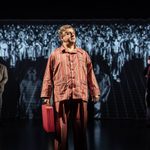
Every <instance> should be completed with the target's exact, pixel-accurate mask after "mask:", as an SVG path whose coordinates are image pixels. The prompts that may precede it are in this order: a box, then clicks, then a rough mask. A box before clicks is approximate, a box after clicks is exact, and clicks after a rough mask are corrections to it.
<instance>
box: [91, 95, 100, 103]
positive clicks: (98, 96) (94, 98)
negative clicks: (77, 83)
mask: <svg viewBox="0 0 150 150" xmlns="http://www.w3.org/2000/svg"><path fill="white" fill-rule="evenodd" d="M99 99H100V95H96V96H93V97H92V101H93V102H98V101H99Z"/></svg>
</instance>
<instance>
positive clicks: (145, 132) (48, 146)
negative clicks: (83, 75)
mask: <svg viewBox="0 0 150 150" xmlns="http://www.w3.org/2000/svg"><path fill="white" fill-rule="evenodd" d="M70 133H71V132H70ZM69 136H70V138H69V150H73V144H72V134H70V135H69ZM149 139H150V127H147V126H146V122H145V121H135V120H91V121H90V122H89V124H88V148H89V150H134V149H136V150H149V149H150V142H149ZM52 141H53V135H52V134H47V133H45V132H44V130H43V128H42V124H41V121H39V120H36V121H32V120H30V121H5V124H4V125H3V126H2V127H0V150H53V142H52Z"/></svg>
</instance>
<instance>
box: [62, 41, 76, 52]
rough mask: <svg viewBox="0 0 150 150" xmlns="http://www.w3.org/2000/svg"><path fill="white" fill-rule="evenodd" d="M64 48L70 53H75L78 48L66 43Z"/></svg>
mask: <svg viewBox="0 0 150 150" xmlns="http://www.w3.org/2000/svg"><path fill="white" fill-rule="evenodd" d="M63 46H64V48H65V49H67V50H68V51H74V50H75V48H76V46H75V44H66V43H63Z"/></svg>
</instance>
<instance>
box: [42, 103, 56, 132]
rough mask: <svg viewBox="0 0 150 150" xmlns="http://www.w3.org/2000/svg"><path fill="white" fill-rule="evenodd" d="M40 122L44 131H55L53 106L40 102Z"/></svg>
mask: <svg viewBox="0 0 150 150" xmlns="http://www.w3.org/2000/svg"><path fill="white" fill-rule="evenodd" d="M42 123H43V128H44V130H45V131H46V132H55V123H54V109H53V106H50V105H47V104H42Z"/></svg>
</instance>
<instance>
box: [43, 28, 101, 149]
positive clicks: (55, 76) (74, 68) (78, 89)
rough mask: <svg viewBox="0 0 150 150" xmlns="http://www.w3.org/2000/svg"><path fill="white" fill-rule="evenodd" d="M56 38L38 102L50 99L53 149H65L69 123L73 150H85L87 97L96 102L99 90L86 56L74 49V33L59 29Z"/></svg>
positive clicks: (79, 49) (70, 30) (69, 30)
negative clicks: (53, 121)
mask: <svg viewBox="0 0 150 150" xmlns="http://www.w3.org/2000/svg"><path fill="white" fill-rule="evenodd" d="M58 34H59V38H60V40H61V42H62V44H61V46H60V47H58V48H56V49H55V50H54V51H53V52H52V53H51V55H50V56H49V58H48V62H47V66H46V69H45V73H44V77H43V84H42V90H41V98H42V99H44V101H45V102H46V103H49V101H50V98H51V96H52V95H53V97H54V98H53V102H54V103H53V105H54V110H55V123H56V124H55V126H56V137H55V139H54V149H55V150H67V149H68V131H69V128H68V127H69V122H70V121H71V122H70V123H71V125H72V126H73V139H74V149H75V150H86V149H87V139H86V138H87V136H86V126H87V115H88V111H87V102H88V93H90V95H91V97H92V100H93V101H95V102H96V101H98V100H99V98H100V94H101V93H100V87H99V85H98V83H97V80H96V77H95V74H94V71H93V65H92V62H91V59H90V56H89V55H88V53H87V52H86V51H85V50H83V49H81V48H78V47H77V46H76V33H75V29H74V28H73V27H72V26H71V25H63V26H61V27H60V28H59V30H58ZM88 91H89V92H88Z"/></svg>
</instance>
